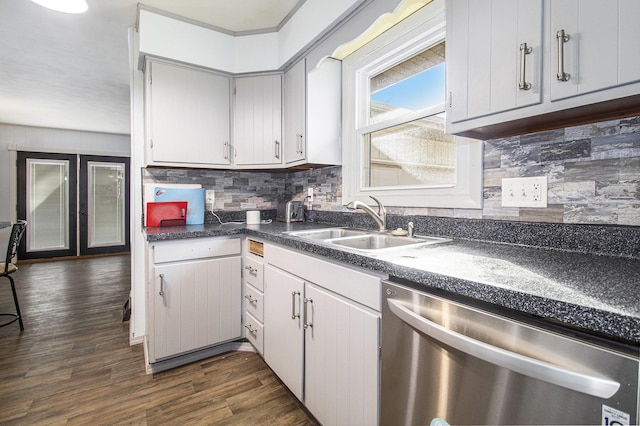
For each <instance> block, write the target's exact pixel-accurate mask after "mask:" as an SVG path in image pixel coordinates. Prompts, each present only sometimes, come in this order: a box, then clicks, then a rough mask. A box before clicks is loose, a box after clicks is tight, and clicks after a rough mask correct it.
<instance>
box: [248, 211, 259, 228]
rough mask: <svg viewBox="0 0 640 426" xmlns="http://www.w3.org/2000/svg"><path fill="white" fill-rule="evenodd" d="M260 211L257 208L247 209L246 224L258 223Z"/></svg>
mask: <svg viewBox="0 0 640 426" xmlns="http://www.w3.org/2000/svg"><path fill="white" fill-rule="evenodd" d="M259 224H260V212H259V211H258V210H249V211H247V225H259Z"/></svg>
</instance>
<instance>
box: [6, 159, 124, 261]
mask: <svg viewBox="0 0 640 426" xmlns="http://www.w3.org/2000/svg"><path fill="white" fill-rule="evenodd" d="M17 170H18V179H17V182H18V197H17V198H18V199H17V201H18V206H17V207H18V217H19V218H24V219H26V220H27V222H28V223H29V225H28V226H27V232H26V235H25V239H24V241H23V244H21V246H20V257H21V258H22V259H43V258H53V257H64V256H84V255H89V254H102V253H120V252H127V251H129V247H130V244H129V159H128V158H124V157H107V156H90V155H75V154H50V153H39V152H18V167H17Z"/></svg>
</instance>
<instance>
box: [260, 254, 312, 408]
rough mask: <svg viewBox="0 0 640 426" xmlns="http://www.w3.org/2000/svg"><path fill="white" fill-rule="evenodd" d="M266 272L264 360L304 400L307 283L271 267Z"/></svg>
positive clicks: (266, 268) (266, 267) (268, 266)
mask: <svg viewBox="0 0 640 426" xmlns="http://www.w3.org/2000/svg"><path fill="white" fill-rule="evenodd" d="M264 271H265V274H264V337H263V340H264V348H263V349H264V360H265V361H266V362H267V364H269V367H271V369H272V370H273V371H274V372H275V373H276V374H277V375H278V377H279V378H280V380H282V382H283V383H284V384H285V385H286V386H287V387H288V388H289V390H291V392H292V393H293V394H294V395H295V396H296V398H298V399H299V400H300V401H302V377H303V376H302V375H303V367H304V365H303V359H304V358H303V351H304V347H303V345H304V341H303V338H304V334H303V332H302V331H303V330H302V316H301V303H302V298H303V297H304V282H303V281H302V280H301V279H300V278H297V277H294V276H293V275H290V274H287V273H285V272H283V271H281V270H279V269H276V268H274V267H272V266H270V265H267V266H265V268H264Z"/></svg>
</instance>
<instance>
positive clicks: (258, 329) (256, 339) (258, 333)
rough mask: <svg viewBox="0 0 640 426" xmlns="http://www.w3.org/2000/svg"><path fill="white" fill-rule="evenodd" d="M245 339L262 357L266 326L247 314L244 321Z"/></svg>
mask: <svg viewBox="0 0 640 426" xmlns="http://www.w3.org/2000/svg"><path fill="white" fill-rule="evenodd" d="M244 328H245V337H246V338H247V340H248V341H249V342H251V344H252V345H253V346H254V347H255V348H256V350H257V351H258V353H259V354H260V355H262V353H263V352H264V351H263V349H264V326H263V325H262V323H260V321H258V320H257V319H255V318H254V317H253V316H251V314H249V313H247V314H246V315H245V320H244Z"/></svg>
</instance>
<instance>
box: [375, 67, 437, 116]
mask: <svg viewBox="0 0 640 426" xmlns="http://www.w3.org/2000/svg"><path fill="white" fill-rule="evenodd" d="M445 93H446V89H445V63H444V62H442V63H440V64H438V65H436V66H434V67H431V68H429V69H427V70H424V71H422V72H420V73H418V74H416V75H414V76H412V77H409V78H407V79H406V80H402V81H399V82H398V83H396V84H393V85H391V86H389V87H386V88H384V89H382V90H379V91H377V92H375V93H372V94H371V101H372V102H379V103H382V104H385V105H392V106H394V107H396V108H403V109H408V110H411V111H417V110H420V109H423V108H426V107H430V106H434V105H439V104H441V103H444V100H445Z"/></svg>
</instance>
